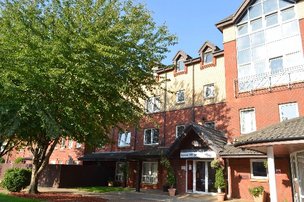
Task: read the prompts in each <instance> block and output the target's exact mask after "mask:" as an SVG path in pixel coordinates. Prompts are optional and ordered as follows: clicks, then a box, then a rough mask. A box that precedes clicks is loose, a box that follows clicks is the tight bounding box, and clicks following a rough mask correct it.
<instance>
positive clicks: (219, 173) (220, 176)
mask: <svg viewBox="0 0 304 202" xmlns="http://www.w3.org/2000/svg"><path fill="white" fill-rule="evenodd" d="M223 171H224V169H223V168H221V167H218V168H217V169H216V171H215V183H214V187H215V188H216V189H223V188H225V187H226V181H225V177H224V172H223Z"/></svg>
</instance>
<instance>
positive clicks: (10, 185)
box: [1, 168, 31, 192]
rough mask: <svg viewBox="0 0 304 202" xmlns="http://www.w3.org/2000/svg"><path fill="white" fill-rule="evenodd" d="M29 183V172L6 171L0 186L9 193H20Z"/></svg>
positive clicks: (14, 169) (13, 169) (18, 169)
mask: <svg viewBox="0 0 304 202" xmlns="http://www.w3.org/2000/svg"><path fill="white" fill-rule="evenodd" d="M30 182H31V170H29V169H22V168H12V169H8V170H7V171H6V172H5V174H4V178H3V181H2V182H1V186H2V187H3V188H5V189H7V190H8V191H11V192H20V191H21V190H22V189H24V188H25V187H27V186H28V185H29V184H30Z"/></svg>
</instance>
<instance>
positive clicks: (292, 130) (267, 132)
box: [234, 117, 304, 155]
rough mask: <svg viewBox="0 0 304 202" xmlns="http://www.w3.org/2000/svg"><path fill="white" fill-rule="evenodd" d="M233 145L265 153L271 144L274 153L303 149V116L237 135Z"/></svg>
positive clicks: (287, 152)
mask: <svg viewBox="0 0 304 202" xmlns="http://www.w3.org/2000/svg"><path fill="white" fill-rule="evenodd" d="M234 145H235V146H236V147H241V148H250V149H253V150H256V151H260V152H263V153H266V149H267V147H268V146H273V148H274V153H275V154H276V155H286V154H290V153H292V152H295V151H299V150H303V147H304V117H299V118H295V119H290V120H287V121H283V122H280V123H278V124H274V125H271V126H269V127H266V128H264V129H262V130H258V131H255V132H253V133H250V134H246V135H242V136H240V137H238V138H237V139H236V140H235V142H234Z"/></svg>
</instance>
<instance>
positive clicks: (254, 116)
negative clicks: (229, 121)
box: [240, 108, 256, 134]
mask: <svg viewBox="0 0 304 202" xmlns="http://www.w3.org/2000/svg"><path fill="white" fill-rule="evenodd" d="M248 111H253V129H252V131H243V122H242V120H243V113H244V112H248ZM255 113H256V111H255V108H248V109H241V110H240V127H241V128H240V131H241V134H248V133H251V132H254V131H256V115H255Z"/></svg>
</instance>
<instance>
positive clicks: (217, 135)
mask: <svg viewBox="0 0 304 202" xmlns="http://www.w3.org/2000/svg"><path fill="white" fill-rule="evenodd" d="M190 131H194V133H195V134H197V135H198V136H199V138H200V139H201V140H202V141H203V142H204V143H205V144H206V146H208V147H209V148H210V149H212V150H213V151H214V152H216V153H219V152H220V151H222V150H223V149H224V146H225V144H226V142H227V138H226V137H225V135H224V134H223V133H222V132H221V131H219V130H215V129H213V128H210V127H207V126H203V125H199V124H196V123H190V124H188V125H187V126H186V128H185V130H184V134H183V135H181V136H180V137H178V138H177V139H176V140H175V142H174V143H173V144H172V145H171V147H170V148H169V151H168V155H171V154H173V153H174V152H175V151H176V150H177V149H179V148H180V146H181V145H182V143H183V142H184V140H185V139H186V138H187V134H188V133H190Z"/></svg>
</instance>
